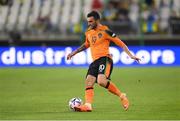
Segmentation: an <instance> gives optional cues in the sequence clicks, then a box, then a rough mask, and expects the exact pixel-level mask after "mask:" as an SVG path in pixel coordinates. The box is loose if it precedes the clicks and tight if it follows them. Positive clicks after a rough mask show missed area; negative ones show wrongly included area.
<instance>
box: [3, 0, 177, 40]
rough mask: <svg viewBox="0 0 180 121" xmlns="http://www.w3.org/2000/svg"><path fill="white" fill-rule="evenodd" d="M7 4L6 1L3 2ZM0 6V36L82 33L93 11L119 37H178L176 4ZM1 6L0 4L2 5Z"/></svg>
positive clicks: (77, 0)
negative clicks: (98, 13)
mask: <svg viewBox="0 0 180 121" xmlns="http://www.w3.org/2000/svg"><path fill="white" fill-rule="evenodd" d="M5 1H6V0H5ZM10 2H11V4H8V3H6V4H7V5H5V4H3V5H1V6H0V35H1V38H3V36H5V35H6V34H7V33H8V32H11V31H16V32H20V33H22V34H23V36H26V35H28V36H26V37H31V35H33V36H35V37H38V36H40V37H43V36H42V35H44V33H48V34H47V35H51V37H52V36H53V35H54V36H53V37H56V36H58V35H59V33H62V34H61V35H62V36H61V37H63V36H67V35H68V36H70V35H76V34H80V33H82V32H83V31H84V30H85V29H84V28H85V25H86V24H84V23H85V21H84V16H85V15H86V14H87V13H88V12H89V11H90V10H92V9H95V10H99V11H100V12H101V13H102V18H103V22H104V23H105V24H107V25H110V27H111V29H112V30H114V31H115V32H117V33H118V34H123V35H131V34H135V35H138V34H142V33H144V34H179V33H180V29H179V28H180V20H179V18H180V1H179V0H13V1H11V0H10ZM1 4H2V3H1Z"/></svg>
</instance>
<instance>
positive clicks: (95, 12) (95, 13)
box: [87, 11, 100, 20]
mask: <svg viewBox="0 0 180 121" xmlns="http://www.w3.org/2000/svg"><path fill="white" fill-rule="evenodd" d="M87 17H94V19H95V20H99V19H100V14H99V13H98V12H97V11H91V12H90V13H88V14H87Z"/></svg>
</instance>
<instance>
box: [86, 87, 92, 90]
mask: <svg viewBox="0 0 180 121" xmlns="http://www.w3.org/2000/svg"><path fill="white" fill-rule="evenodd" d="M90 89H94V88H93V87H88V88H86V90H90Z"/></svg>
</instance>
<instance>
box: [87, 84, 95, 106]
mask: <svg viewBox="0 0 180 121" xmlns="http://www.w3.org/2000/svg"><path fill="white" fill-rule="evenodd" d="M93 97H94V89H93V87H90V88H86V91H85V103H90V104H91V103H92V102H93Z"/></svg>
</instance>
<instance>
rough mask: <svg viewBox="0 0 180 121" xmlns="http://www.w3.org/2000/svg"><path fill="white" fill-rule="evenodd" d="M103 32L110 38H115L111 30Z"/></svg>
mask: <svg viewBox="0 0 180 121" xmlns="http://www.w3.org/2000/svg"><path fill="white" fill-rule="evenodd" d="M105 32H106V33H107V34H108V35H109V36H111V37H113V38H115V37H116V34H115V33H114V32H113V31H111V30H105Z"/></svg>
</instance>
